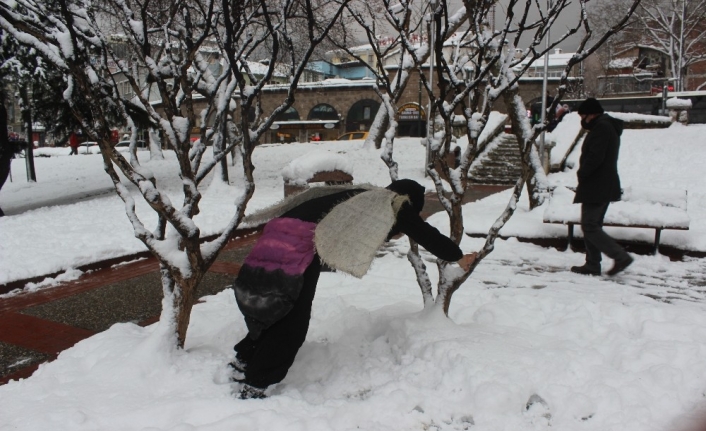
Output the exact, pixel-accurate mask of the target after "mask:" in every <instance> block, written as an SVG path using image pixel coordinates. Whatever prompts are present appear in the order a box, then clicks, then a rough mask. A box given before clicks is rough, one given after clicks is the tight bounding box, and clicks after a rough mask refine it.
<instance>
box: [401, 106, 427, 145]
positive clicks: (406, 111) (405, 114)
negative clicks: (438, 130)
mask: <svg viewBox="0 0 706 431" xmlns="http://www.w3.org/2000/svg"><path fill="white" fill-rule="evenodd" d="M426 135H427V116H426V113H425V112H424V108H422V107H421V106H419V104H418V103H414V102H412V103H405V104H404V105H402V106H400V107H399V109H398V110H397V136H411V137H420V138H423V137H425V136H426Z"/></svg>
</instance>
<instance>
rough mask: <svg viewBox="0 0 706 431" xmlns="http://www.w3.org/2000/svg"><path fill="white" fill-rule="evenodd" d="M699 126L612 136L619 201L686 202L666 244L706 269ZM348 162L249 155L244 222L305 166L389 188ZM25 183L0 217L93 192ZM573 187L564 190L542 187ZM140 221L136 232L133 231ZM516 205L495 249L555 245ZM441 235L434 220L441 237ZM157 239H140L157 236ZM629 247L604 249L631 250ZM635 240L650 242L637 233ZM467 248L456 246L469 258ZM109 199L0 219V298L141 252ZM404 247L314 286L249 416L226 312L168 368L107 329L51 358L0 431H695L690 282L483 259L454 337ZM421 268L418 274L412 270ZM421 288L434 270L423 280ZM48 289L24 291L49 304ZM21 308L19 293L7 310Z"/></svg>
mask: <svg viewBox="0 0 706 431" xmlns="http://www.w3.org/2000/svg"><path fill="white" fill-rule="evenodd" d="M705 133H706V126H688V127H684V126H679V125H675V126H673V127H671V128H669V129H665V130H647V131H639V130H626V131H625V133H624V135H623V146H622V149H621V160H620V172H621V177H622V180H623V185H624V186H630V185H638V184H639V185H641V186H647V187H658V188H676V189H684V190H687V191H688V199H689V200H688V211H689V215H690V217H691V229H690V230H689V231H687V232H685V233H678V232H677V233H675V232H665V233H664V234H663V241H662V242H663V243H669V244H672V245H677V246H681V247H684V248H689V249H693V250H702V251H703V250H706V221H705V220H706V200H705V199H704V193H706V184H704V182H705V181H706V179H704V176H703V173H702V172H703V171H702V168H701V160H702V159H703V158H704V156H706V145H704V144H706V143H705V142H704V138H703V136H704V134H705ZM361 146H362V141H361V142H330V143H318V144H313V143H312V144H292V145H265V146H263V147H262V148H259V149H258V150H257V151H256V152H255V157H254V163H255V164H256V166H257V169H256V170H255V176H256V181H257V190H256V192H255V196H254V198H253V200H252V202H251V206H250V207H249V209H250V210H252V209H256V208H260V207H263V206H265V205H267V204H270V203H272V202H274V201H276V200H278V199H280V198H281V196H282V176H281V172H282V169H283V168H284V167H285V166H286V165H287V164H288V163H289V161H291V160H293V159H295V158H297V157H300V156H302V155H304V154H307V153H309V152H312V151H314V150H322V149H325V150H328V151H332V152H335V153H338V154H341V155H343V156H344V157H345V158H346V160H347V161H348V163H349V166H350V167H351V169H352V171H353V175H354V177H355V181H356V182H369V183H373V184H379V185H385V184H387V183H388V182H389V180H388V178H389V177H388V174H387V169H386V167H385V166H384V164H383V163H382V162H381V161H379V151H375V150H363V149H361ZM41 151H47V152H48V153H51V155H52V157H49V158H38V159H37V161H36V162H37V176H38V178H39V182H38V183H36V184H28V183H26V182H25V180H24V168H23V162H24V160H15V161H14V162H13V175H14V182H12V183H8V184H6V186H5V187H4V188H3V190H2V191H0V206H2V207H3V208H4V209H11V208H13V207H15V206H21V205H23V202H26V201H27V200H39V199H43V198H45V197H56V196H57V195H61V194H64V193H70V192H75V191H76V190H79V189H91V188H96V189H98V188H103V187H106V185H107V186H108V187H109V186H110V182H109V180H108V178H107V175H106V174H105V173H104V172H103V171H102V166H101V160H100V156H98V155H90V154H89V155H80V156H78V157H67V153H68V152H67V151H65V149H59V150H56V149H54V150H49V149H48V150H41ZM395 151H396V152H395V158H396V160H397V161H398V162H399V163H400V176H401V177H407V178H413V179H416V180H418V181H420V182H421V183H423V184H425V185H426V186H427V187H428V188H429V189H431V183H430V182H429V181H428V180H425V178H424V176H423V170H422V167H423V159H424V148H423V147H422V146H421V145H419V140H418V139H399V140H398V141H396V148H395ZM166 155H167V160H166V161H164V162H158V163H154V162H148V161H147V160H146V158H147V156H148V153H147V152H141V153H140V156H141V160H142V158H143V157H144V158H145V159H144V160H142V162H143V163H146V164H147V165H149V167H150V168H151V169H152V170H153V171H154V172H155V174H156V176H157V178H158V182H159V183H165V184H167V183H170V182H173V183H174V184H175V186H173V188H171V189H170V194H171V195H172V196H170V197H171V198H172V201H178V199H179V193H180V191H179V188H178V184H179V182H178V181H176V179H177V177H176V175H175V172H174V171H173V170H172V169H171V167H170V161H172V160H173V159H172V158H171V157H170V154H169V153H167V154H166ZM549 179H550V181H551V182H552V183H554V184H558V185H572V184H575V173H574V172H566V173H561V174H555V175H551V176H550V177H549ZM237 193H238V188H237V182H236V184H235V185H234V186H223V185H221V184H215V183H214V185H212V186H211V187H210V188H209V189H208V190H206V191H205V192H204V199H203V201H202V214H201V215H199V218H198V219H197V222H198V223H199V225H200V227H201V229H202V233H204V234H209V233H213V232H216V231H218V230H219V227H220V226H223V225H224V224H225V223H226V221H227V220H228V218H229V216H230V214H231V213H232V210H233V208H232V202H233V201H234V200H235V197H236V196H237ZM507 199H508V195H507V194H506V193H505V194H498V195H494V196H491V197H489V198H487V199H485V200H483V201H481V202H478V203H473V204H469V205H467V206H466V207H465V208H464V214H465V217H466V219H465V222H466V223H465V225H466V229H467V230H468V231H476V230H478V231H482V230H483V229H486V230H487V227H489V226H490V224H492V222H493V221H494V220H495V218H496V217H497V216H498V215H499V214H500V212H501V211H502V209H503V208H504V206H505V205H506V203H507ZM141 205H143V204H141V203H139V204H138V212H140V213H141V214H142V215H144V216H145V217H147V216H148V214H149V212H148V211H147V210H146V208H145V207H144V206H141ZM541 216H542V211H540V210H539V209H538V210H535V211H529V210H528V208H527V202H526V198H523V199H522V201H521V204H520V206H519V208H518V211H517V214H516V215H515V217H514V218H513V219H512V220H511V222H510V223H509V224H508V226H507V227H506V232H504V234H509V235H513V234H516V235H529V234H532V235H531V236H541V235H544V234H546V235H559V234H561V235H564V234H565V229H564V228H562V227H560V226H545V225H543V224H542V223H541ZM445 218H446V217H445V216H444V215H436V216H433V217H432V218H431V219H430V220H431V221H432V223H433V224H435V225H437V226H438V227H439V228H440V229H442V231H443V230H444V229H447V225H448V222H447V221H445ZM153 222H154V221H153ZM634 231H637V230H636V229H624V230H622V231H621V230H618V231H614V233H615V234H616V235H618V236H620V235H624V236H629V237H633V236H638V237H639V236H640V235H643V234H641V233H639V232H634ZM644 235H646V237H648V238H649V237H651V235H652V233H651V232H646V233H645V234H644ZM481 244H482V241H481V240H479V239H471V238H465V239H464V241H463V242H462V244H461V246H462V248H463V249H464V250H465V251H473V250H476V249H478V248H479V247H480V246H481ZM142 249H143V248H142V246H141V244H140V242H139V241H138V240H136V239H135V238H134V237H133V234H132V230H131V227H130V225H129V223H128V222H127V218H126V216H125V214H124V211H123V209H122V203H121V201H120V200H119V199H118V198H117V197H115V196H109V197H104V198H98V199H94V200H90V201H87V202H81V203H76V204H72V205H63V206H54V207H47V208H41V209H37V210H33V211H28V212H25V213H22V214H20V215H16V216H11V217H4V218H2V219H0V283H6V282H8V281H11V280H16V279H23V278H27V277H33V276H37V275H42V274H47V273H51V272H55V271H66V273H65V275H64V276H63V278H65V279H70V278H73V277H77V276H78V275H80V274H79V273H78V271H76V270H75V269H74V268H76V267H77V266H80V265H81V264H85V263H89V262H94V261H98V260H103V259H106V258H110V257H115V256H120V255H124V254H129V253H133V252H136V251H141V250H142ZM406 249H407V242H406V239H404V238H403V239H401V240H399V241H396V242H394V243H392V244H391V245H390V247H389V248H388V249H387V253H386V254H385V255H384V256H383V257H381V258H380V259H378V260H376V262H375V263H374V264H373V267H372V269H371V271H370V273H369V274H368V275H367V276H365V277H364V278H363V279H361V280H358V279H355V278H353V277H350V276H346V275H342V274H337V273H324V274H322V277H321V281H320V283H319V287H318V293H317V297H316V299H315V302H314V310H313V317H312V322H311V326H310V331H309V335H308V338H307V341H306V343H305V344H304V346H303V347H302V349H301V350H300V352H299V355H298V356H297V360H296V362H295V364H294V366H293V367H292V369H291V371H290V373H289V375H288V376H287V378H286V379H285V380H284V381H283V382H282V383H281V384H279V385H277V386H275V387H273V388H271V389H270V391H269V394H270V397H269V398H268V399H265V400H248V401H240V400H236V399H235V398H234V396H233V392H234V391H237V387H234V386H233V385H232V384H231V383H229V382H228V376H227V367H226V364H227V363H228V361H229V360H230V359H231V354H232V350H231V349H232V346H233V344H234V343H235V342H236V341H237V340H238V339H239V338H240V337H242V336H243V335H244V334H245V326H244V324H243V321H242V316H241V315H240V313H239V311H238V308H237V306H236V304H235V301H234V298H233V295H232V292H231V291H229V290H226V291H224V292H222V293H221V294H218V295H215V296H212V297H209V298H208V299H207V301H206V302H205V303H202V304H197V305H196V306H195V307H194V311H193V315H192V319H191V326H190V329H189V333H188V336H187V341H186V348H185V349H184V350H183V351H178V350H175V349H173V348H172V347H171V346H165V345H164V344H163V343H162V340H163V337H161V336H160V326H159V324H155V325H152V326H150V327H147V328H142V327H139V326H136V325H133V324H127V323H126V324H117V325H115V326H113V327H112V328H110V329H109V330H107V331H105V332H103V333H100V334H98V335H96V336H94V337H91V338H89V339H86V340H84V341H82V342H80V343H78V344H77V345H76V346H74V347H73V348H71V349H68V350H66V351H64V352H63V353H61V355H60V356H59V358H58V359H57V360H56V361H54V362H51V363H48V364H45V365H42V366H41V367H40V368H39V370H38V371H37V372H36V373H35V374H34V375H33V376H32V377H31V378H29V379H26V380H23V381H19V382H11V383H9V384H7V385H4V386H1V387H0V406H2V407H1V408H0V430H10V429H13V430H14V429H20V430H47V429H53V430H72V431H73V430H116V431H117V430H120V431H123V430H145V431H146V430H150V431H155V430H179V431H187V430H241V429H242V430H246V429H247V430H284V429H287V430H314V431H319V430H321V431H328V430H354V429H361V430H464V429H471V430H489V431H498V430H548V429H555V430H600V431H605V430H616V431H618V430H620V431H626V430H635V431H638V430H639V431H644V430H655V431H662V430H664V431H666V430H670V431H672V430H674V431H691V430H693V429H696V428H692V427H693V426H696V425H697V424H700V425H703V424H704V423H706V409H705V407H706V389H705V388H706V359H704V358H706V313H705V311H706V303H705V302H704V296H705V294H706V288H705V287H704V286H705V285H706V262H705V261H703V260H700V259H687V260H685V261H682V262H670V261H669V260H668V259H667V258H665V257H663V256H635V257H636V260H635V263H634V264H633V265H632V266H631V267H630V268H628V269H627V270H626V272H625V273H624V274H621V275H620V276H617V277H615V278H608V277H587V276H580V275H577V274H573V273H571V272H569V271H568V268H569V267H570V266H571V265H576V264H580V263H582V261H583V255H582V254H578V253H574V252H571V251H566V252H560V251H557V250H554V249H544V248H541V247H537V246H534V245H531V244H524V243H520V242H518V241H517V240H515V239H509V240H507V241H502V240H499V241H498V242H497V247H496V250H495V251H494V252H493V253H492V254H491V255H490V256H489V257H488V258H487V259H486V260H484V261H483V262H482V263H481V264H480V265H479V267H478V268H477V270H476V271H475V272H474V274H473V275H472V277H471V278H470V279H469V280H468V281H467V282H466V284H465V285H464V286H463V287H462V288H461V289H460V290H459V291H458V292H457V293H456V295H455V296H454V298H453V301H452V305H451V310H450V319H447V318H445V317H443V316H440V315H438V313H436V312H434V311H430V310H426V311H425V310H423V309H422V299H421V294H420V293H419V289H418V287H417V285H416V281H415V279H414V273H413V271H412V269H411V267H410V266H409V263H408V262H407V260H406V259H404V258H403V255H404V253H405V252H406ZM427 257H428V256H427ZM428 268H429V270H430V272H431V273H432V274H431V275H432V279H434V277H435V274H434V271H435V267H434V265H428ZM55 282H56V280H47V281H45V282H44V283H42V284H41V285H30V286H27V287H26V290H32V289H38V288H50V287H51V285H52V284H53V283H55ZM15 294H18V293H15Z"/></svg>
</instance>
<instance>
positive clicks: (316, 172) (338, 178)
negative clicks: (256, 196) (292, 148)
mask: <svg viewBox="0 0 706 431" xmlns="http://www.w3.org/2000/svg"><path fill="white" fill-rule="evenodd" d="M282 178H283V179H284V196H285V197H287V196H289V195H291V194H295V193H299V192H302V191H304V190H306V189H307V188H309V184H311V183H325V184H326V185H332V184H351V183H353V168H352V165H351V163H349V161H348V160H347V159H345V158H344V157H343V156H341V155H339V154H336V153H332V152H329V151H314V152H312V153H308V154H305V155H303V156H301V157H297V158H296V159H294V160H292V161H291V162H289V164H288V165H287V166H285V168H284V169H282Z"/></svg>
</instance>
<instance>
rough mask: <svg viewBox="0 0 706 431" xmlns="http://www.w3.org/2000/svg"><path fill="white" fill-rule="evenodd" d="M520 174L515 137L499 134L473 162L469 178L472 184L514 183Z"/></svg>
mask: <svg viewBox="0 0 706 431" xmlns="http://www.w3.org/2000/svg"><path fill="white" fill-rule="evenodd" d="M521 174H522V161H521V158H520V150H519V149H518V147H517V138H516V137H515V135H512V134H508V133H501V134H499V135H498V136H497V137H496V138H495V139H494V140H493V141H492V142H491V143H490V144H488V146H487V147H486V149H485V151H484V152H483V153H482V154H481V155H480V156H479V157H478V158H477V159H476V160H475V161H474V162H473V165H472V166H471V171H470V175H469V176H470V179H471V181H472V182H473V183H474V184H515V182H516V181H517V179H518V178H519V177H520V175H521Z"/></svg>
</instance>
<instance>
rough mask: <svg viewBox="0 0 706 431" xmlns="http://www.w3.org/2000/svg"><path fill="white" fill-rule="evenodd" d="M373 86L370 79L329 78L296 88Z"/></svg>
mask: <svg viewBox="0 0 706 431" xmlns="http://www.w3.org/2000/svg"><path fill="white" fill-rule="evenodd" d="M374 85H375V80H374V79H372V78H363V79H356V80H351V79H345V78H329V79H324V80H323V81H314V82H302V83H300V84H299V85H298V86H297V88H316V87H327V88H334V87H373V86H374ZM265 88H268V89H278V88H289V84H271V85H267V86H266V87H265Z"/></svg>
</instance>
